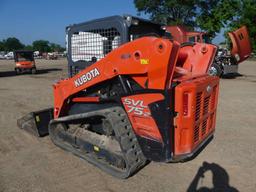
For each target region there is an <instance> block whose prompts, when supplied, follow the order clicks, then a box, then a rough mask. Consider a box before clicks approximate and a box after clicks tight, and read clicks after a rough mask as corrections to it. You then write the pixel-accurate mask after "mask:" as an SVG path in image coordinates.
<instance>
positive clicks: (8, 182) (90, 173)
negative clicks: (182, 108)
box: [0, 59, 256, 192]
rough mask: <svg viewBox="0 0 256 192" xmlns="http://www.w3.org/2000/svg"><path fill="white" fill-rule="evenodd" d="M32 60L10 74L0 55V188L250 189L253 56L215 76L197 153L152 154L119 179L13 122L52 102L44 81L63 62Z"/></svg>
mask: <svg viewBox="0 0 256 192" xmlns="http://www.w3.org/2000/svg"><path fill="white" fill-rule="evenodd" d="M37 67H38V69H39V74H37V75H30V74H26V75H20V76H15V73H14V71H13V68H14V62H13V61H6V60H0V107H1V114H0V192H3V191H12V192H13V191H24V192H30V191H31V192H39V191H62V192H66V191H67V192H70V191H90V192H92V191H109V192H113V191H132V192H135V191H168V192H170V191H187V190H189V189H190V190H191V191H195V190H197V189H199V188H201V190H200V191H202V190H203V189H215V190H216V191H248V192H249V191H255V189H256V179H255V178H256V165H255V161H256V130H255V129H256V117H255V114H256V75H255V72H256V61H246V62H244V63H242V64H241V65H240V68H239V72H240V74H241V75H240V76H237V77H236V78H233V79H231V78H226V79H221V86H220V98H219V107H218V117H217V127H216V134H215V138H214V140H213V141H212V142H211V143H210V144H209V145H208V147H207V148H206V149H205V150H204V151H203V152H201V153H200V154H199V156H198V157H196V158H195V159H194V160H192V161H189V162H186V163H175V164H166V163H154V162H153V163H150V164H149V165H147V166H146V167H145V168H144V169H142V170H141V171H140V172H138V173H137V174H136V175H135V176H133V177H131V178H129V179H127V180H119V179H116V178H113V177H111V176H109V175H107V174H105V173H104V172H102V171H100V170H99V169H97V168H95V167H93V166H92V165H90V164H88V163H87V162H85V161H84V160H81V159H79V158H78V157H75V156H73V155H72V154H70V153H67V152H65V151H62V150H61V149H59V148H57V147H55V146H54V144H53V143H52V142H51V141H50V139H49V137H45V138H40V139H39V138H35V137H32V136H30V135H29V134H27V133H26V132H23V131H21V130H19V129H18V128H17V126H16V120H17V119H18V118H19V117H21V116H23V115H25V114H26V113H28V112H30V111H34V110H39V109H43V108H47V107H50V106H52V103H53V96H52V87H51V85H52V83H53V82H54V81H55V80H57V79H60V78H61V77H65V76H66V71H67V62H66V60H64V59H63V60H56V61H46V60H37ZM204 162H205V163H204ZM203 175H204V177H203Z"/></svg>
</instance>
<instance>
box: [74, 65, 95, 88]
mask: <svg viewBox="0 0 256 192" xmlns="http://www.w3.org/2000/svg"><path fill="white" fill-rule="evenodd" d="M99 75H100V72H99V70H98V69H97V68H94V69H92V70H91V71H89V72H87V73H86V74H84V75H82V76H81V77H78V78H77V79H76V80H75V81H74V83H75V86H76V87H79V86H81V85H83V84H85V83H86V82H88V81H90V80H92V79H93V78H95V77H97V76H99Z"/></svg>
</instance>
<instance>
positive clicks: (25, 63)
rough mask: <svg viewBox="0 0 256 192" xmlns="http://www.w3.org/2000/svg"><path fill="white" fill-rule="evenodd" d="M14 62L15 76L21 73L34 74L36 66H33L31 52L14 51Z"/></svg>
mask: <svg viewBox="0 0 256 192" xmlns="http://www.w3.org/2000/svg"><path fill="white" fill-rule="evenodd" d="M14 61H15V69H14V70H15V72H16V74H17V75H18V74H21V73H23V72H30V73H32V74H35V73H36V64H35V59H34V52H33V51H25V50H19V51H14Z"/></svg>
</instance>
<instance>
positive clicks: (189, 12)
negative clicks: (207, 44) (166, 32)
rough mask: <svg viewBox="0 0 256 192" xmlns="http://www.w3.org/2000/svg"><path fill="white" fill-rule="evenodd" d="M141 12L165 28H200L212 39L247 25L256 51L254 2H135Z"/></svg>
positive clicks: (208, 0) (253, 0)
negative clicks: (168, 26)
mask: <svg viewBox="0 0 256 192" xmlns="http://www.w3.org/2000/svg"><path fill="white" fill-rule="evenodd" d="M134 4H135V7H136V8H137V11H138V13H139V15H140V14H141V13H143V14H146V15H149V17H150V18H151V19H152V20H153V21H155V22H159V23H163V24H166V25H184V26H186V27H188V28H189V29H190V30H195V29H198V28H199V29H201V30H203V31H206V32H207V33H208V35H209V36H210V37H211V38H214V37H215V36H216V35H217V33H219V32H220V31H221V29H223V28H224V29H225V36H227V32H228V31H233V30H234V29H237V28H239V27H241V26H242V25H246V26H247V27H248V29H249V32H250V37H251V41H252V45H253V48H254V50H256V25H255V23H256V0H134Z"/></svg>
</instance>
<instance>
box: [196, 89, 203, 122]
mask: <svg viewBox="0 0 256 192" xmlns="http://www.w3.org/2000/svg"><path fill="white" fill-rule="evenodd" d="M201 98H202V93H201V92H200V93H197V94H196V113H195V121H197V120H198V119H199V118H200V113H201Z"/></svg>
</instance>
